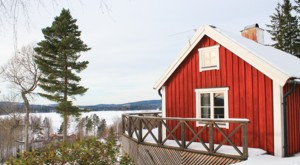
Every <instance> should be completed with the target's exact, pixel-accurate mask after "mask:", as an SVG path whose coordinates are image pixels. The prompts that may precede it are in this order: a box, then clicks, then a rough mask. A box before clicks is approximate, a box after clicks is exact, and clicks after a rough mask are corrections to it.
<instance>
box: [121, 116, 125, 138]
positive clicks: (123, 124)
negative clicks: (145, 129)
mask: <svg viewBox="0 0 300 165" xmlns="http://www.w3.org/2000/svg"><path fill="white" fill-rule="evenodd" d="M122 133H123V134H124V133H125V115H124V114H122Z"/></svg>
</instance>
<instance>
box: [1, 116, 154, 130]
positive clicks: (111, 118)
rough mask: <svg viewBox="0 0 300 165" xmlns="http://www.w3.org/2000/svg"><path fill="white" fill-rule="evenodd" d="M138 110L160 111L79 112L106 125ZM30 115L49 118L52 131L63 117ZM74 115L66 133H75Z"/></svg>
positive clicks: (58, 125) (57, 126)
mask: <svg viewBox="0 0 300 165" xmlns="http://www.w3.org/2000/svg"><path fill="white" fill-rule="evenodd" d="M138 112H160V111H157V110H140V111H137V110H135V111H91V112H85V113H82V114H81V117H86V116H88V117H90V116H91V115H93V114H96V115H98V116H99V118H100V119H105V120H106V124H107V126H110V125H113V124H114V123H115V122H117V121H121V120H122V119H121V117H122V114H124V113H138ZM30 116H37V117H41V118H42V121H43V120H44V118H45V117H47V118H49V119H51V123H52V130H53V133H57V131H58V129H59V127H60V125H61V123H62V121H63V118H62V117H61V115H60V114H59V113H55V112H53V113H31V114H30ZM5 117H8V116H7V115H2V116H1V115H0V118H5ZM75 119H76V118H75V117H70V119H69V121H70V127H69V130H68V134H73V133H75V126H76V124H77V122H76V121H75Z"/></svg>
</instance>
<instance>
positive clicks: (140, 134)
mask: <svg viewBox="0 0 300 165" xmlns="http://www.w3.org/2000/svg"><path fill="white" fill-rule="evenodd" d="M159 115H160V113H131V114H124V115H123V116H122V124H123V140H122V144H123V148H124V149H125V151H126V152H128V153H129V154H130V155H131V156H132V157H133V158H134V160H135V161H136V162H139V163H137V164H144V163H146V162H148V163H146V164H165V162H173V161H175V162H173V163H172V165H175V164H186V163H187V164H197V163H198V164H199V163H200V164H205V163H204V162H206V164H211V163H214V162H218V161H220V162H219V163H214V164H232V163H235V162H239V161H242V160H246V159H247V158H248V141H247V139H248V131H247V125H248V123H249V120H248V119H228V120H222V119H221V120H215V119H213V120H211V119H205V120H203V119H195V118H162V117H160V116H159ZM170 121H172V122H176V125H175V126H173V127H172V128H171V127H169V126H168V124H167V123H168V122H170ZM196 122H201V123H203V125H204V126H203V127H201V129H200V130H198V131H196V130H194V129H193V128H194V125H195V124H196ZM226 123H236V125H237V126H236V127H235V128H234V129H233V130H232V131H231V132H228V131H223V129H221V128H220V125H224V124H226ZM154 130H155V131H154ZM164 132H165V133H164ZM187 132H189V133H192V134H193V138H192V139H186V133H187ZM204 132H208V134H205V135H207V136H208V137H206V139H208V141H205V140H204V139H205V138H204V137H203V134H204ZM216 132H217V133H218V134H220V136H222V137H223V141H222V142H220V143H219V144H215V143H214V136H215V134H216ZM237 132H241V144H242V146H236V145H235V143H234V142H233V141H232V140H231V137H233V136H234V135H235V134H236V133H237ZM178 133H180V134H179V135H178ZM149 138H151V139H152V141H148V139H149ZM171 141H172V142H173V145H170V142H171ZM196 143H197V145H198V147H196V148H195V147H193V146H195V144H196ZM225 144H226V145H225ZM199 145H200V146H199ZM228 147H231V151H232V150H233V151H235V153H236V154H232V152H231V153H229V152H228V153H227V152H224V149H223V151H222V148H228ZM225 151H226V150H225ZM221 160H222V161H221ZM151 161H152V163H151Z"/></svg>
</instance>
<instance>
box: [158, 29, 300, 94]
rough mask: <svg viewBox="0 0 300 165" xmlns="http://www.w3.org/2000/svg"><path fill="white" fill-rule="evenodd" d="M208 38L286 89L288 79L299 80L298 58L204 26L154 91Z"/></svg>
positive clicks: (159, 81)
mask: <svg viewBox="0 0 300 165" xmlns="http://www.w3.org/2000/svg"><path fill="white" fill-rule="evenodd" d="M205 35H206V36H208V37H210V38H212V39H213V40H215V41H216V42H218V43H219V44H220V45H222V46H224V47H225V48H227V49H228V50H230V51H231V52H233V53H234V54H236V55H237V56H239V57H240V58H242V59H243V60H244V61H246V62H248V63H249V64H250V65H252V66H253V67H255V68H256V69H258V70H259V71H261V72H262V73H264V74H265V75H267V76H268V77H269V78H271V79H272V80H273V81H276V82H277V83H278V84H279V85H281V86H283V85H284V84H285V83H286V81H287V80H288V79H289V78H300V59H298V58H297V57H295V56H293V55H291V54H289V53H286V52H283V51H281V50H278V49H276V48H273V47H271V46H265V45H261V44H259V43H256V42H254V41H252V40H250V39H246V38H244V37H242V36H241V35H237V34H232V33H230V32H226V31H225V30H221V29H220V28H216V27H212V26H208V25H204V26H202V27H200V28H199V29H198V30H197V32H196V34H195V35H194V37H193V38H192V39H191V41H190V42H189V43H187V45H186V46H185V47H184V49H183V50H182V51H181V52H180V53H179V55H178V56H177V58H176V60H175V61H174V62H173V64H172V65H171V66H170V67H169V68H168V69H167V71H166V72H165V74H164V75H163V76H162V77H161V78H160V79H159V80H158V81H157V83H156V84H155V85H154V89H157V90H158V89H160V88H161V87H162V86H163V85H164V83H165V82H166V81H167V80H168V78H169V77H170V76H171V75H172V74H173V72H174V71H175V70H176V69H177V67H178V66H179V65H180V64H181V62H182V61H183V60H184V59H185V58H186V57H187V56H188V54H189V53H190V52H191V50H192V49H193V48H194V47H195V46H196V44H197V43H198V42H199V41H200V40H201V39H202V38H203V37H204V36H205Z"/></svg>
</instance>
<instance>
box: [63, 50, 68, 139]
mask: <svg viewBox="0 0 300 165" xmlns="http://www.w3.org/2000/svg"><path fill="white" fill-rule="evenodd" d="M64 60H65V69H64V70H65V72H66V73H67V71H68V65H67V62H68V61H67V56H66V55H65V59H64ZM67 101H68V77H67V75H65V80H64V104H65V105H64V110H63V113H64V128H63V141H64V142H66V141H67V136H68V109H67V108H66V107H67V106H66V104H67Z"/></svg>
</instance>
